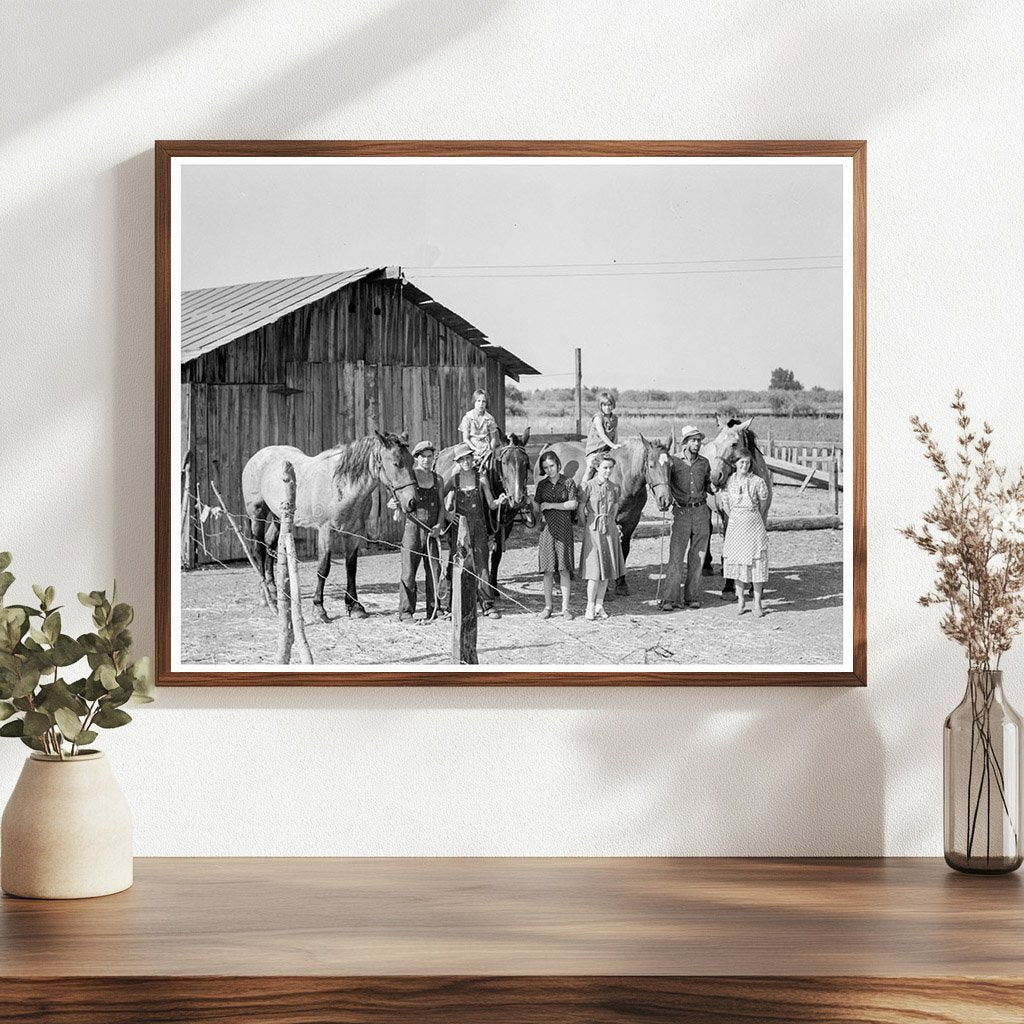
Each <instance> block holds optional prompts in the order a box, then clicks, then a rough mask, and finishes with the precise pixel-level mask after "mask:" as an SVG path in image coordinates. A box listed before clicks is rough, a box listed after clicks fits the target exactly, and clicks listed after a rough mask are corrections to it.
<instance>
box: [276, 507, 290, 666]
mask: <svg viewBox="0 0 1024 1024" xmlns="http://www.w3.org/2000/svg"><path fill="white" fill-rule="evenodd" d="M274 578H275V579H276V580H277V663H278V664H279V665H287V664H288V663H289V662H290V661H291V660H292V636H293V634H292V613H291V595H290V593H289V589H288V556H287V555H286V554H285V550H284V524H283V523H282V526H281V535H280V536H279V537H278V538H277V562H276V564H275V565H274Z"/></svg>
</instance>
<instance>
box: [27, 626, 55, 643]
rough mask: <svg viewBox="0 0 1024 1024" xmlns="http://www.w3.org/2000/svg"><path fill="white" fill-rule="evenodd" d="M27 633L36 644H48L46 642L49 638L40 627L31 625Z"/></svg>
mask: <svg viewBox="0 0 1024 1024" xmlns="http://www.w3.org/2000/svg"><path fill="white" fill-rule="evenodd" d="M28 635H29V636H30V637H31V638H32V639H33V640H35V642H36V643H37V644H48V643H50V638H49V637H48V636H47V635H46V634H45V633H44V632H43V631H42V630H41V629H36V627H35V626H32V627H31V629H29V631H28Z"/></svg>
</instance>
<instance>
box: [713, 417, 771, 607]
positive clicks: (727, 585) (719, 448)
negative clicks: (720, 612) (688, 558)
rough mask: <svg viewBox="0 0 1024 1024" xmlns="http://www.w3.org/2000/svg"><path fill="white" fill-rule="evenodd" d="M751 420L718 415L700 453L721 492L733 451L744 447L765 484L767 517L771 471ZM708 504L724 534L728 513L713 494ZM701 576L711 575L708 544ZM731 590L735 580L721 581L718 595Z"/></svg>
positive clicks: (730, 469) (733, 461)
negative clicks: (713, 432) (714, 433)
mask: <svg viewBox="0 0 1024 1024" xmlns="http://www.w3.org/2000/svg"><path fill="white" fill-rule="evenodd" d="M752 419H753V417H751V418H750V419H747V420H737V419H729V420H726V419H723V417H721V416H719V417H718V425H719V427H721V430H720V431H719V434H718V436H717V437H716V438H715V439H714V440H713V441H707V442H705V444H704V445H703V446H702V447H701V452H700V453H701V455H703V456H704V458H706V459H707V460H708V461H709V462H710V463H711V484H712V486H713V487H714V488H715V490H716V491H721V490H723V489H724V488H725V485H726V484H727V483H728V482H729V477H731V476H732V474H733V471H734V470H735V469H736V453H737V452H738V451H740V450H741V449H743V448H745V449H747V451H749V452H750V454H751V455H752V456H753V461H752V463H751V466H750V472H751V473H753V474H755V475H756V476H759V477H760V478H761V479H762V480H764V482H765V483H766V484H767V485H768V503H767V504H766V505H765V508H764V514H765V518H767V516H768V509H769V507H770V506H771V503H772V473H771V470H770V469H769V468H768V464H767V463H766V462H765V460H764V452H762V451H761V449H760V448H758V447H757V435H756V434H755V433H754V432H753V431H752V430H751V429H750V423H751V420H752ZM708 503H709V504H710V505H711V507H712V508H713V509H715V510H717V512H718V514H719V516H721V518H722V536H723V537H724V536H725V531H726V530H727V529H728V528H729V514H728V512H726V511H725V509H724V508H723V506H722V503H721V501H720V500H719V499H718V497H717V496H716V495H712V496H711V498H710V499H709V501H708ZM723 567H724V559H723ZM704 575H705V576H710V575H713V569H712V560H711V545H710V544H709V545H708V550H707V554H706V555H705V556H704ZM735 592H736V587H735V581H734V580H723V584H722V594H723V595H724V594H734V593H735Z"/></svg>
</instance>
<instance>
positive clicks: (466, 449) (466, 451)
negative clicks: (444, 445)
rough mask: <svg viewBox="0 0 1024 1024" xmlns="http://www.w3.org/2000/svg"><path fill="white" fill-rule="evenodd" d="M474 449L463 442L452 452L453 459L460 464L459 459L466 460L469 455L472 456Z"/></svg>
mask: <svg viewBox="0 0 1024 1024" xmlns="http://www.w3.org/2000/svg"><path fill="white" fill-rule="evenodd" d="M472 454H473V449H472V447H471V446H470V445H468V444H466V443H465V442H463V443H462V444H457V445H456V446H455V451H453V452H452V458H453V459H454V460H455V461H456V462H458V461H459V459H464V458H465V457H466V456H467V455H472Z"/></svg>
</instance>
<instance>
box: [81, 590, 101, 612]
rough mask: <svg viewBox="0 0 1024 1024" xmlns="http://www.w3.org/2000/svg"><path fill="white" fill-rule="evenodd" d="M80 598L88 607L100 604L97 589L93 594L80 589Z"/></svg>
mask: <svg viewBox="0 0 1024 1024" xmlns="http://www.w3.org/2000/svg"><path fill="white" fill-rule="evenodd" d="M78 600H79V601H81V602H82V604H84V605H85V607H86V608H95V607H96V605H98V604H99V600H98V595H97V593H96V591H95V590H94V591H93V592H92V593H91V594H83V593H82V592H81V591H79V592H78Z"/></svg>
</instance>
